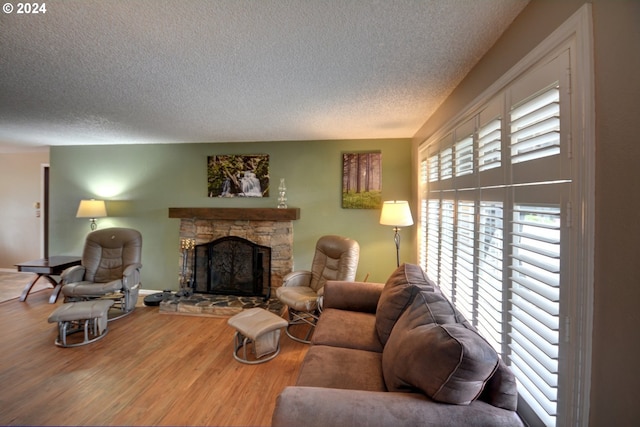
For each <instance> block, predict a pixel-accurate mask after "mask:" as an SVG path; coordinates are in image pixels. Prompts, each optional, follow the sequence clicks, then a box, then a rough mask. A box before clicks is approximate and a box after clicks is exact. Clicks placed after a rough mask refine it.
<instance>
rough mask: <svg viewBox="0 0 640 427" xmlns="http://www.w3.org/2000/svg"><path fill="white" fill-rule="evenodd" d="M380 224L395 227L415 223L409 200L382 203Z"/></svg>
mask: <svg viewBox="0 0 640 427" xmlns="http://www.w3.org/2000/svg"><path fill="white" fill-rule="evenodd" d="M380 224H382V225H391V226H393V227H408V226H410V225H413V217H412V216H411V209H409V202H407V201H405V200H393V201H388V202H384V203H383V204H382V212H381V213H380Z"/></svg>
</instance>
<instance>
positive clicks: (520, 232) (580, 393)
mask: <svg viewBox="0 0 640 427" xmlns="http://www.w3.org/2000/svg"><path fill="white" fill-rule="evenodd" d="M585 10H586V11H587V12H589V11H590V9H589V8H588V7H584V8H583V9H581V11H580V12H578V13H577V14H576V16H577V18H576V17H574V18H572V20H569V21H568V23H567V24H565V25H564V26H563V27H561V29H559V30H558V32H557V33H554V35H552V37H550V39H549V40H547V41H545V42H544V43H543V44H542V45H541V47H539V48H537V49H536V50H535V51H534V52H532V53H531V55H530V56H528V57H527V58H525V59H524V60H523V61H521V63H519V64H518V66H516V67H514V70H512V71H510V72H509V73H508V74H507V75H506V76H505V77H503V78H502V79H501V80H500V81H499V82H498V83H499V84H496V85H494V86H493V87H492V88H490V89H491V90H489V91H487V93H486V94H483V95H482V96H481V97H480V99H479V100H478V101H477V102H475V103H474V104H473V107H469V110H468V111H466V112H463V113H461V114H460V115H458V116H457V117H456V118H454V119H452V121H451V123H450V125H447V126H445V128H443V129H442V130H441V132H438V133H436V134H435V135H434V136H433V137H432V138H430V139H429V140H427V141H425V143H424V144H422V145H421V146H420V150H419V153H420V158H419V170H420V178H419V179H420V190H421V192H420V207H421V209H420V215H421V218H420V222H419V223H420V225H421V227H420V230H419V242H420V258H419V259H420V262H421V264H422V267H423V268H424V269H425V270H426V272H427V274H428V275H429V276H430V277H431V278H432V279H433V280H435V281H436V282H437V283H438V284H439V285H440V287H441V289H442V291H443V292H444V293H445V295H447V296H448V297H449V298H450V299H451V300H452V301H453V303H454V304H455V305H456V307H457V308H458V309H459V310H460V311H461V312H462V313H463V314H464V315H465V317H466V318H467V319H468V320H469V321H470V322H471V323H473V324H474V325H475V326H476V327H477V328H478V330H479V331H480V333H481V334H482V335H483V336H484V337H485V338H486V339H487V340H488V341H489V342H490V343H491V345H492V346H493V347H494V348H495V349H496V351H497V352H498V353H499V354H500V355H501V356H502V358H503V359H504V360H505V362H506V363H507V364H508V365H509V366H510V367H511V369H512V370H513V372H514V374H515V375H516V378H517V381H518V391H519V395H520V404H519V412H520V413H521V416H522V417H523V418H524V419H525V420H526V421H527V422H528V423H529V424H530V425H546V426H556V425H558V426H559V425H580V424H582V423H584V422H585V420H586V417H587V414H588V390H589V389H588V383H589V378H590V377H589V375H590V371H589V366H588V365H589V362H588V358H589V355H590V351H589V349H588V346H587V345H585V343H587V342H588V341H589V336H590V334H591V332H590V329H589V328H590V324H591V313H590V311H589V308H585V307H588V306H589V305H588V302H589V301H590V298H592V296H591V292H592V291H591V289H592V274H593V273H592V271H591V267H590V263H589V256H591V257H592V255H593V253H592V248H591V249H586V250H585V249H584V246H583V244H586V245H587V247H588V244H589V242H590V241H592V235H593V212H592V206H593V200H592V198H593V185H592V182H593V176H592V175H591V174H590V171H591V170H592V164H593V161H594V159H593V157H592V156H590V155H589V153H592V152H593V134H592V132H593V130H592V127H590V122H589V120H590V119H589V117H587V116H585V115H584V111H589V105H592V104H591V103H592V102H593V101H592V95H591V94H592V91H591V89H590V87H591V83H590V82H591V80H590V78H587V77H585V74H589V73H586V71H588V70H590V69H591V68H590V67H591V66H590V64H591V62H590V58H591V57H590V55H589V54H588V53H585V52H588V51H589V50H588V47H585V46H586V45H588V43H582V42H580V43H579V42H578V41H577V40H579V39H580V37H587V36H585V34H587V35H589V34H590V32H589V31H590V27H589V24H588V22H589V18H588V13H587V12H585ZM585 13H587V15H585ZM585 16H587V17H585ZM585 28H586V29H585ZM567 33H569V34H571V35H572V37H566V34H567ZM558 34H560V35H558ZM562 34H564V36H562ZM587 38H588V37H587ZM580 40H582V39H580ZM589 40H590V39H589ZM582 41H584V40H582ZM578 46H581V47H582V48H581V49H580V50H579V51H578ZM582 49H584V50H582ZM578 55H583V56H584V57H585V58H584V59H583V60H582V62H580V61H579V60H577V59H576V58H577V57H578ZM523 64H524V65H523ZM585 129H586V130H585ZM589 129H591V131H589ZM589 132H591V133H589ZM438 135H443V136H438ZM576 137H579V139H576ZM577 152H578V153H579V154H580V155H576V153H577ZM585 162H586V163H585ZM585 165H586V166H585ZM589 165H591V166H589ZM585 190H587V191H585ZM576 206H578V207H580V208H579V209H576V208H575V207H576ZM576 224H580V226H576ZM578 254H581V255H587V256H586V257H583V256H578ZM585 283H586V286H585Z"/></svg>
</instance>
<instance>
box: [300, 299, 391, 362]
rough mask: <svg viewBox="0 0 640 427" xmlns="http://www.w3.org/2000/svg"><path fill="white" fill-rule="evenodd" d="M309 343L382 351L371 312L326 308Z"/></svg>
mask: <svg viewBox="0 0 640 427" xmlns="http://www.w3.org/2000/svg"><path fill="white" fill-rule="evenodd" d="M311 343H312V344H314V345H330V346H333V347H344V348H354V349H357V350H367V351H375V352H378V353H382V344H381V343H380V340H379V339H378V334H377V333H376V317H375V314H373V313H363V312H358V311H347V310H338V309H336V308H327V309H325V310H323V311H322V315H321V316H320V320H318V324H317V325H316V328H315V331H314V332H313V337H312V338H311Z"/></svg>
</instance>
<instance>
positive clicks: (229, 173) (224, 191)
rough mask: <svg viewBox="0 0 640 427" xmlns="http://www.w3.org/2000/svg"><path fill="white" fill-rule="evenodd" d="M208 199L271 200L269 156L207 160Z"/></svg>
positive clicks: (225, 156) (210, 158) (208, 158)
mask: <svg viewBox="0 0 640 427" xmlns="http://www.w3.org/2000/svg"><path fill="white" fill-rule="evenodd" d="M207 191H208V193H209V197H269V155H268V154H256V155H244V154H238V155H215V156H208V157H207Z"/></svg>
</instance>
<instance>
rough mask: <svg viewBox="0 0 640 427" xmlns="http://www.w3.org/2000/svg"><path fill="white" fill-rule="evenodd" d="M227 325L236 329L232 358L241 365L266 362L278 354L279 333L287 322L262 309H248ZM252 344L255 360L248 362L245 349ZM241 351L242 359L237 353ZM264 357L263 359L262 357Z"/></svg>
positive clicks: (234, 317)
mask: <svg viewBox="0 0 640 427" xmlns="http://www.w3.org/2000/svg"><path fill="white" fill-rule="evenodd" d="M227 323H228V324H229V326H231V327H233V328H235V329H236V334H235V336H234V345H233V357H234V358H235V359H236V360H237V361H238V362H242V363H248V364H257V363H264V362H267V361H269V360H271V359H273V358H274V357H276V356H277V355H278V353H280V332H281V329H282V328H284V327H286V326H287V324H288V322H287V321H286V320H284V319H283V318H282V317H280V316H277V315H275V314H273V313H271V312H269V311H267V310H264V309H262V308H250V309H248V310H244V311H242V312H240V313H238V314H236V315H235V316H233V317H231V318H230V319H229V320H228V321H227ZM251 344H253V345H252V346H253V352H254V354H255V357H256V358H255V360H250V359H249V358H248V355H247V347H248V346H250V345H251ZM240 349H242V357H241V356H239V355H238V351H239V350H240ZM263 356H264V357H263Z"/></svg>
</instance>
